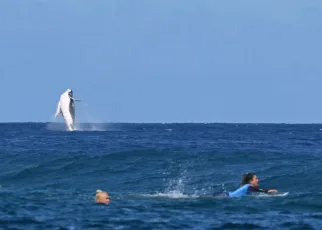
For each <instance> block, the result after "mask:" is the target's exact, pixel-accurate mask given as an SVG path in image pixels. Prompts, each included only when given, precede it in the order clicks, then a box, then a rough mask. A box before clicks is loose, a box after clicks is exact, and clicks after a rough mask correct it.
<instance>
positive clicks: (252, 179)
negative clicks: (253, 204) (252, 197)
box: [213, 173, 277, 197]
mask: <svg viewBox="0 0 322 230" xmlns="http://www.w3.org/2000/svg"><path fill="white" fill-rule="evenodd" d="M253 192H260V193H276V192H277V190H275V189H269V190H264V189H261V188H259V187H258V178H257V176H256V175H255V174H254V173H246V174H244V175H243V178H242V181H241V186H240V188H238V189H237V190H235V191H234V192H221V193H215V194H213V196H228V197H241V196H246V195H248V194H250V193H253Z"/></svg>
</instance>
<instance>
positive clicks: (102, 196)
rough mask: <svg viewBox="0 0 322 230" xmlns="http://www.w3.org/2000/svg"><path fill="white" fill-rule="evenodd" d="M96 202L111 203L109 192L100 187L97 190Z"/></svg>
mask: <svg viewBox="0 0 322 230" xmlns="http://www.w3.org/2000/svg"><path fill="white" fill-rule="evenodd" d="M95 202H96V203H101V204H109V203H110V197H109V196H108V194H107V192H105V191H103V190H100V189H99V190H97V191H96V195H95Z"/></svg>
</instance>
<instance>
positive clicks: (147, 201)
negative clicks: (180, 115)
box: [0, 123, 322, 230]
mask: <svg viewBox="0 0 322 230" xmlns="http://www.w3.org/2000/svg"><path fill="white" fill-rule="evenodd" d="M321 128H322V125H286V124H278V125H273V124H272V125H271V124H258V125H257V124H96V125H94V126H92V125H89V124H87V125H85V124H83V126H82V128H81V130H82V131H76V132H66V131H64V125H63V124H50V123H22V124H19V123H6V124H0V197H1V199H0V229H24V230H27V229H75V230H76V229H322V185H321V183H322V161H321V156H322V131H321V130H320V129H321ZM245 172H255V173H256V174H257V176H258V177H259V179H260V187H263V188H267V189H277V190H279V192H280V193H284V192H289V195H288V196H284V197H276V196H275V197H274V196H259V197H258V196H257V197H243V198H209V197H205V196H204V195H206V194H212V193H214V192H221V191H231V190H234V189H236V188H237V187H238V185H239V183H240V179H241V176H242V174H243V173H245ZM97 189H103V190H106V191H107V192H108V193H109V194H110V197H111V203H110V204H109V205H98V204H95V203H94V194H95V191H96V190H97Z"/></svg>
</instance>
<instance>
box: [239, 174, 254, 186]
mask: <svg viewBox="0 0 322 230" xmlns="http://www.w3.org/2000/svg"><path fill="white" fill-rule="evenodd" d="M254 176H255V173H245V174H244V175H243V178H242V180H241V183H240V186H243V185H245V184H249V182H250V181H251V180H252V179H253V178H254Z"/></svg>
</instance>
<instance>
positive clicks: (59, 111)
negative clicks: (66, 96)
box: [55, 102, 61, 118]
mask: <svg viewBox="0 0 322 230" xmlns="http://www.w3.org/2000/svg"><path fill="white" fill-rule="evenodd" d="M60 113H61V109H60V102H58V106H57V110H56V114H55V118H56V117H57V116H58V115H59V114H60Z"/></svg>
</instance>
